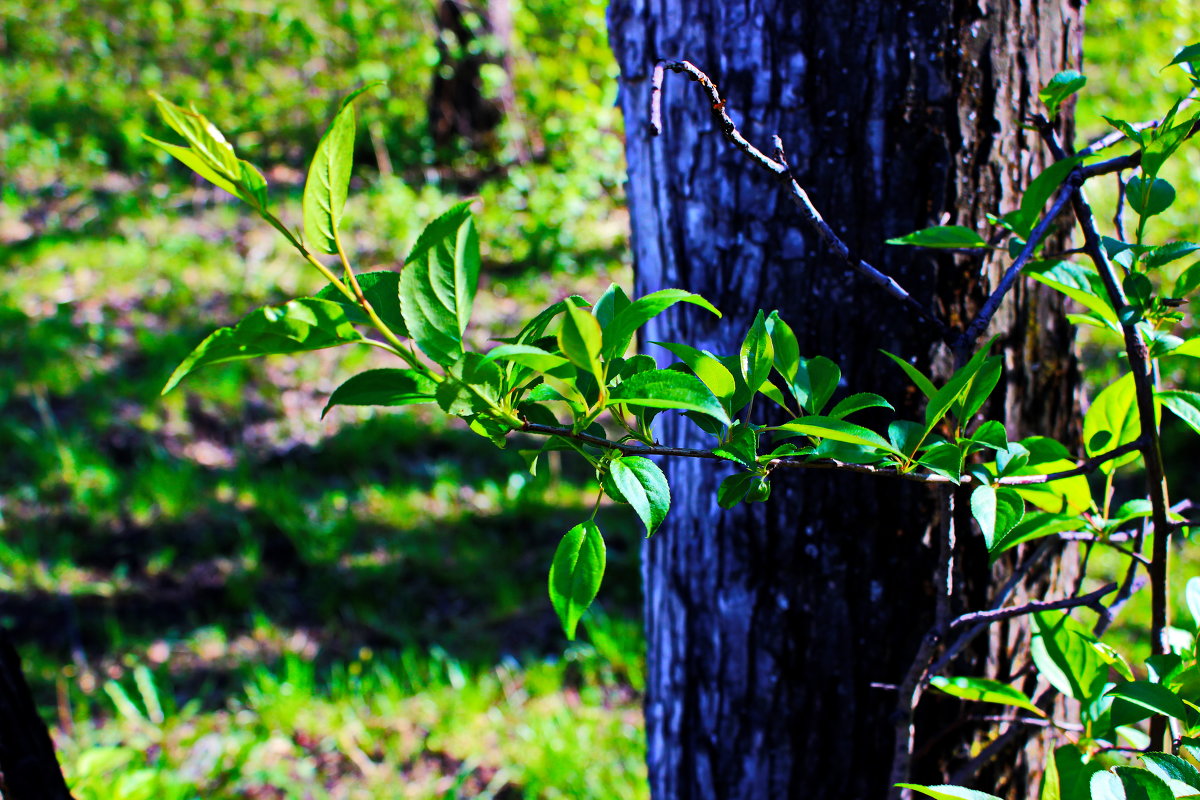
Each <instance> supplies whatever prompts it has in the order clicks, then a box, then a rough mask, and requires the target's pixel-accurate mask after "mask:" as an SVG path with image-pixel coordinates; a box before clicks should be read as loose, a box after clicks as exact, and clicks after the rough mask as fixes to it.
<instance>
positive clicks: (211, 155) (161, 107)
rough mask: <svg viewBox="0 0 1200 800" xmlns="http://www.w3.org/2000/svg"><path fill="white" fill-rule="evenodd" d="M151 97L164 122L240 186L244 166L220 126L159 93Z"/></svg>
mask: <svg viewBox="0 0 1200 800" xmlns="http://www.w3.org/2000/svg"><path fill="white" fill-rule="evenodd" d="M150 96H151V97H153V98H154V103H155V105H156V106H158V113H159V115H160V116H162V118H163V121H164V122H166V123H167V124H168V125H170V126H171V127H172V128H173V129H174V130H175V132H176V133H178V134H179V135H180V136H182V137H183V138H184V140H186V141H187V143H188V144H189V145H191V147H192V151H193V152H194V153H195V154H196V155H197V156H198V157H199V158H200V159H201V160H202V161H203V162H204V163H205V164H207V165H208V166H209V167H210V168H211V169H212V170H213V171H215V172H217V173H218V174H220V175H221V176H223V177H225V178H227V179H228V180H230V181H231V182H235V183H236V182H238V181H240V180H241V179H242V170H241V166H240V165H239V163H238V157H237V156H236V155H234V152H233V146H232V145H230V144H229V142H227V141H226V140H225V136H224V135H222V133H221V131H220V130H218V129H217V126H216V125H213V124H212V123H211V122H209V121H208V120H207V119H206V118H205V117H204V115H203V114H201V113H200V112H199V111H196V109H195V108H193V109H191V110H190V111H189V110H187V109H185V108H182V107H181V106H177V105H175V104H174V103H172V102H171V101H170V100H167V99H166V98H165V97H163V96H162V95H160V94H159V93H158V92H153V91H152V92H150Z"/></svg>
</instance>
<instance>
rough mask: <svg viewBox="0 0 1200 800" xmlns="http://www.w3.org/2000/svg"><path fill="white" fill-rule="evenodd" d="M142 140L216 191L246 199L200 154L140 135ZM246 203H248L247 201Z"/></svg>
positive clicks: (187, 148) (188, 148) (240, 191)
mask: <svg viewBox="0 0 1200 800" xmlns="http://www.w3.org/2000/svg"><path fill="white" fill-rule="evenodd" d="M142 138H143V139H145V140H146V141H148V142H150V143H151V144H153V145H155V146H156V147H159V148H161V149H162V150H165V151H166V152H167V153H169V154H171V155H172V156H174V157H175V158H176V159H178V160H179V161H180V162H181V163H182V164H183V165H184V166H185V167H187V168H188V169H190V170H191V171H192V172H195V173H196V174H197V175H199V176H200V177H201V178H204V180H206V181H208V182H209V183H211V184H213V185H214V186H216V187H217V188H218V189H224V190H225V191H227V192H229V193H230V194H231V195H233V196H234V197H236V198H238V199H240V200H246V198H245V197H244V196H243V194H242V190H241V189H239V188H238V187H237V186H235V185H234V184H233V182H232V181H231V180H229V179H228V178H226V177H224V176H223V175H221V174H220V173H219V172H217V171H216V170H215V169H213V168H212V167H210V166H209V165H208V162H206V161H205V160H204V159H203V158H202V157H201V156H200V154H199V153H197V152H196V151H195V150H193V149H192V148H190V147H181V146H179V145H177V144H170V143H169V142H164V141H161V140H159V139H155V138H154V137H153V136H147V135H145V134H142ZM247 202H249V201H247Z"/></svg>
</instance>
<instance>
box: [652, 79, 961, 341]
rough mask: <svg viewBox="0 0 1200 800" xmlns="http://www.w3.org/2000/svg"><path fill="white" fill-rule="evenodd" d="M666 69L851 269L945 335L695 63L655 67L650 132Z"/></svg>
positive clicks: (658, 127) (778, 147) (657, 117)
mask: <svg viewBox="0 0 1200 800" xmlns="http://www.w3.org/2000/svg"><path fill="white" fill-rule="evenodd" d="M666 70H670V71H671V72H677V73H680V74H683V75H687V76H688V77H689V78H691V79H692V80H693V81H695V82H696V83H699V84H700V86H701V87H703V89H704V90H705V91H706V92H707V93H708V98H709V101H710V102H711V103H712V113H713V117H715V118H716V120H717V123H718V124H719V125H720V127H721V131H722V132H723V133H724V134H725V137H726V138H727V139H729V141H731V142H733V144H734V145H735V146H736V147H737V148H738V149H739V150H741V151H742V152H743V153H745V154H746V155H747V156H749V157H750V158H751V160H753V161H754V162H756V163H757V164H758V165H759V166H760V167H762V168H763V169H765V170H767V171H768V172H770V173H771V174H772V175H774V176H775V177H777V178H779V179H780V180H782V181H786V182H787V183H789V184H790V189H791V197H792V200H793V201H794V202H795V204H796V207H797V208H799V209H800V213H801V214H802V215H803V216H804V219H805V221H806V222H808V224H809V225H810V226H811V227H812V228H813V229H814V230H815V231H816V232H817V235H819V236H820V237H821V239H822V240H823V241H824V242H825V244H826V246H828V247H829V248H830V249H831V250H833V251H834V252H835V253H837V255H838V257H839V258H841V260H842V261H844V262H845V263H846V264H847V265H848V266H849V267H850V268H851V269H852V270H854V271H855V272H857V273H859V274H860V275H862V276H864V277H865V278H867V280H869V281H871V282H872V283H874V284H875V285H876V286H878V287H879V288H880V289H882V290H883V291H884V292H885V293H886V294H887V295H888V296H889V297H892V298H893V299H895V300H898V301H900V302H901V303H903V304H904V305H906V306H908V307H909V308H910V309H912V310H913V311H914V312H916V313H917V314H918V315H919V316H920V317H921V318H922V319H923V320H925V321H926V322H928V323H930V324H931V325H933V326H934V327H936V328H937V330H938V332H939V333H940V334H942V335H943V336H944V335H945V334H946V330H947V329H946V325H945V323H943V322H942V321H941V320H940V319H938V317H937V315H936V314H934V313H933V312H932V311H930V310H929V309H927V308H926V307H925V306H924V305H922V304H921V303H920V302H918V301H917V299H916V298H914V297H913V296H912V295H911V294H909V293H908V291H906V290H905V289H904V288H903V287H902V286H900V284H898V283H897V282H896V281H895V279H894V278H892V277H890V276H888V275H885V274H884V273H882V272H880V271H879V270H878V269H876V268H875V267H873V266H871V265H870V264H868V263H867V262H866V261H864V260H863V259H861V258H858V257H857V256H855V255H854V254H853V253H851V251H850V248H849V246H847V245H846V243H845V242H843V241H842V239H841V238H840V237H839V236H838V235H837V234H836V233H834V230H833V228H831V227H829V223H827V222H826V221H825V219H824V218H823V217H822V216H821V212H820V211H818V210H817V208H816V206H814V205H813V202H812V200H811V199H810V198H809V196H808V193H807V192H806V191H804V188H803V187H802V186H801V185H800V184H799V183H798V182H797V181H796V179H795V177H793V175H792V171H791V168H790V167H789V166H788V164H787V162H786V161H785V160H784V158H783V143H782V141H781V140H780V138H779V136H778V135H776V136H773V137H772V144H773V147H774V150H775V153H776V157H777V158H771V157H770V156H768V155H767V154H766V153H764V152H763V151H761V150H759V149H758V148H757V147H755V146H754V145H752V144H751V143H750V142H749V141H747V140H746V137H745V136H743V135H742V134H741V131H739V130H738V129H737V126H736V125H734V123H733V120H732V119H731V118H730V116H729V114H728V113H727V112H726V111H725V101H724V100H723V99H722V98H721V94H720V92H719V91H717V87H716V84H714V83H713V82H712V79H710V78H709V77H708V76H707V75H705V74H704V73H703V72H702V71H701V70H700V69H698V68H697V67H696V66H695V65H694V64H692V63H691V62H688V61H659V62H658V63H657V64H655V65H654V72H653V75H652V77H651V83H650V132H651V134H653V135H654V136H658V135H659V134H661V133H662V82H663V76H664V74H665V71H666Z"/></svg>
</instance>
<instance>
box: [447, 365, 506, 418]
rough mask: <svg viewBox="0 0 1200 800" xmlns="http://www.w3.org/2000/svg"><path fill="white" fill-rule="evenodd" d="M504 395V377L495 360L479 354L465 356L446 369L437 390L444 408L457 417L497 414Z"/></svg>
mask: <svg viewBox="0 0 1200 800" xmlns="http://www.w3.org/2000/svg"><path fill="white" fill-rule="evenodd" d="M503 392H504V375H503V373H502V372H501V371H500V368H499V367H498V366H496V363H495V362H494V361H488V360H486V359H485V358H484V357H483V356H481V355H479V354H478V353H464V354H463V355H462V357H460V358H459V359H458V361H455V362H454V363H453V364H451V365H450V366H448V367H446V374H445V376H444V379H443V380H442V382H441V383H439V384H438V385H437V389H436V390H435V391H434V397H435V398H436V399H437V403H438V405H439V406H441V409H442V410H443V411H445V412H446V413H447V414H453V415H454V416H456V417H466V416H470V415H472V414H478V413H480V412H485V411H494V410H495V408H496V406H497V404H498V403H499V399H500V395H501V394H503Z"/></svg>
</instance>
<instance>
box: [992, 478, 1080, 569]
mask: <svg viewBox="0 0 1200 800" xmlns="http://www.w3.org/2000/svg"><path fill="white" fill-rule="evenodd" d="M1018 494H1020V493H1019V492H1018ZM1079 526H1080V523H1079V520H1078V519H1077V518H1075V517H1067V516H1063V515H1062V514H1051V513H1049V512H1046V511H1038V512H1035V513H1033V514H1030V515H1028V516H1025V517H1022V518H1021V521H1020V522H1018V523H1017V524H1016V525H1014V526H1013V528H1012V530H1010V531H1009V532H1008V533H1005V534H1002V535H1001V536H998V537H996V541H995V542H994V543H993V546H992V548H991V554H992V558H993V560H994V559H995V558H996V556H998V555H1000V554H1001V553H1003V552H1004V551H1005V550H1009V549H1011V548H1013V547H1016V546H1017V545H1019V544H1023V543H1025V542H1029V541H1032V540H1034V539H1041V538H1043V537H1045V536H1054V535H1056V534H1059V533H1063V532H1064V531H1073V530H1077V529H1078V528H1079Z"/></svg>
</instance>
